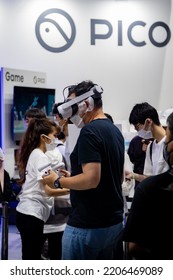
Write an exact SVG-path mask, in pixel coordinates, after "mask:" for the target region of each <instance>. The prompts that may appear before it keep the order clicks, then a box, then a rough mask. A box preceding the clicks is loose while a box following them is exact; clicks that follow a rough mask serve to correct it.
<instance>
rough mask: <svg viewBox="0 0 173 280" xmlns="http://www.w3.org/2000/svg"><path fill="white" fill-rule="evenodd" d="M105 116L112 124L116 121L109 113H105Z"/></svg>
mask: <svg viewBox="0 0 173 280" xmlns="http://www.w3.org/2000/svg"><path fill="white" fill-rule="evenodd" d="M104 114H105V116H106V117H107V118H108V119H109V120H110V121H111V122H112V123H114V120H113V118H112V116H111V115H109V114H108V113H104Z"/></svg>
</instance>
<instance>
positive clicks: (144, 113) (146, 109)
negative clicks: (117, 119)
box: [129, 102, 160, 125]
mask: <svg viewBox="0 0 173 280" xmlns="http://www.w3.org/2000/svg"><path fill="white" fill-rule="evenodd" d="M147 118H150V119H152V121H153V122H154V123H155V124H156V125H160V121H159V115H158V113H157V110H156V109H155V108H154V107H153V106H151V105H150V104H149V103H147V102H143V103H138V104H136V105H135V106H134V107H133V109H132V111H131V113H130V116H129V123H130V124H133V125H136V124H137V123H140V124H144V123H145V120H146V119H147Z"/></svg>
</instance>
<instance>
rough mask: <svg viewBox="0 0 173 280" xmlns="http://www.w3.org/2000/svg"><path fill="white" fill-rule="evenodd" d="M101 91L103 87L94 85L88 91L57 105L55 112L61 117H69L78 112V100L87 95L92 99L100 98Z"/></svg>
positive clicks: (82, 99) (83, 98)
mask: <svg viewBox="0 0 173 280" xmlns="http://www.w3.org/2000/svg"><path fill="white" fill-rule="evenodd" d="M102 93H103V89H102V88H101V87H100V86H98V85H94V86H93V87H92V88H91V89H90V90H89V91H87V92H85V93H83V94H81V95H80V96H77V97H75V98H74V99H71V100H66V101H65V102H64V103H62V104H61V105H59V106H57V108H56V114H58V115H59V116H60V117H61V118H62V119H69V118H71V117H73V116H74V115H75V114H76V113H77V112H78V109H79V107H78V104H79V103H80V102H82V101H84V100H85V99H87V98H89V97H91V98H92V99H98V98H101V94H102ZM57 105H58V104H57ZM54 112H55V110H54Z"/></svg>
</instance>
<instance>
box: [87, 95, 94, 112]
mask: <svg viewBox="0 0 173 280" xmlns="http://www.w3.org/2000/svg"><path fill="white" fill-rule="evenodd" d="M85 102H86V105H87V111H88V112H90V111H92V110H93V109H94V99H93V98H92V97H89V98H88V99H86V100H85Z"/></svg>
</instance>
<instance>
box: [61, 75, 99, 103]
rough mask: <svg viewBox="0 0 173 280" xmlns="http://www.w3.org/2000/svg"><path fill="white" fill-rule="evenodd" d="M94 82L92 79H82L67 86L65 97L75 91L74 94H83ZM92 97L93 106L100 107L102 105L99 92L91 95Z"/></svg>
mask: <svg viewBox="0 0 173 280" xmlns="http://www.w3.org/2000/svg"><path fill="white" fill-rule="evenodd" d="M95 85H96V84H94V83H93V82H92V81H90V80H87V81H83V82H81V83H79V84H77V85H72V86H70V87H69V89H68V92H69V93H68V96H67V98H68V97H69V96H70V95H71V94H72V93H75V95H76V96H80V95H82V94H84V93H85V92H87V91H90V89H91V88H93V87H94V86H95ZM92 98H93V99H94V106H95V107H96V108H101V107H102V96H101V94H99V95H98V94H94V95H93V96H92Z"/></svg>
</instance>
